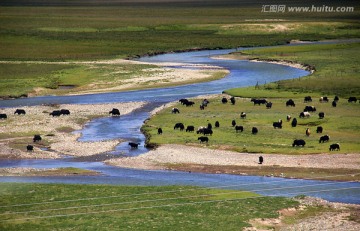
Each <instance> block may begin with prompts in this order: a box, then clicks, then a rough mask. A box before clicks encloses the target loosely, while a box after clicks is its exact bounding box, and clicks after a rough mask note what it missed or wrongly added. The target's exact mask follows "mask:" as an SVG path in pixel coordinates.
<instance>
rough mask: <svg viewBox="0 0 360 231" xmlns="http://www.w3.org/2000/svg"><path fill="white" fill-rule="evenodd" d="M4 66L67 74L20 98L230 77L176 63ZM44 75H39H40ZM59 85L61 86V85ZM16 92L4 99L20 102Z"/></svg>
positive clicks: (15, 63)
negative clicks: (29, 67) (61, 71)
mask: <svg viewBox="0 0 360 231" xmlns="http://www.w3.org/2000/svg"><path fill="white" fill-rule="evenodd" d="M0 65H10V66H17V67H18V68H19V69H21V70H23V71H26V68H27V67H28V66H31V67H33V66H41V65H42V66H51V67H53V68H55V67H57V68H60V69H62V70H63V72H64V74H63V76H62V78H61V80H58V79H57V80H56V81H57V82H56V83H55V82H54V83H53V84H52V87H44V86H43V85H41V84H40V83H39V85H38V86H34V87H33V88H32V90H30V91H29V89H27V92H26V93H25V92H23V93H22V94H18V96H17V97H19V98H21V97H34V96H43V95H85V94H95V93H105V92H119V91H129V90H141V89H150V88H160V87H170V86H178V85H184V84H191V83H199V82H207V81H212V80H216V79H221V78H223V77H224V76H226V75H227V74H228V73H229V71H228V70H226V69H224V68H221V67H218V66H213V65H204V64H187V63H175V62H164V63H162V62H159V63H157V62H154V63H149V62H140V61H136V60H125V59H110V60H97V61H63V62H60V61H57V62H47V61H0ZM75 67H76V68H75ZM28 71H30V70H28ZM42 74H44V73H39V75H42ZM49 75H53V74H49ZM79 75H80V77H79ZM51 78H53V77H51ZM51 78H50V79H51ZM59 81H60V83H61V84H59V83H58V82H59ZM28 88H29V87H28ZM30 88H31V87H30ZM15 92H16V91H15V90H14V91H13V92H12V93H11V94H12V95H10V94H9V95H2V96H1V95H0V99H12V98H16V96H15V95H13V94H15ZM0 93H1V92H0Z"/></svg>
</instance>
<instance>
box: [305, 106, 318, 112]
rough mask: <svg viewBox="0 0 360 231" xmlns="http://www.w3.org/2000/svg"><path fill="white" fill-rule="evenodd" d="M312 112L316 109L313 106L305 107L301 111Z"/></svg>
mask: <svg viewBox="0 0 360 231" xmlns="http://www.w3.org/2000/svg"><path fill="white" fill-rule="evenodd" d="M306 111H307V112H314V111H316V107H314V106H305V108H304V110H303V112H306Z"/></svg>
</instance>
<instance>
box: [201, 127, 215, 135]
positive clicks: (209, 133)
mask: <svg viewBox="0 0 360 231" xmlns="http://www.w3.org/2000/svg"><path fill="white" fill-rule="evenodd" d="M203 134H204V135H210V136H212V134H213V131H212V130H211V129H208V128H205V129H204V130H203Z"/></svg>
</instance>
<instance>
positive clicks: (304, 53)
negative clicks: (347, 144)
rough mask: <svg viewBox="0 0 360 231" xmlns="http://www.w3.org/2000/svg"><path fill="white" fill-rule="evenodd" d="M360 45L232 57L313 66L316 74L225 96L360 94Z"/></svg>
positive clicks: (262, 51)
mask: <svg viewBox="0 0 360 231" xmlns="http://www.w3.org/2000/svg"><path fill="white" fill-rule="evenodd" d="M359 53H360V43H345V44H342V43H340V44H321V45H320V44H315V45H300V46H286V47H271V48H257V49H251V50H245V51H243V52H241V54H240V53H237V54H236V53H235V54H233V56H232V57H233V58H237V57H238V58H240V57H241V56H243V55H246V56H247V57H251V58H254V59H260V60H275V61H290V62H295V63H301V64H309V65H311V66H315V68H316V71H315V72H314V73H313V74H311V75H309V76H306V77H302V78H299V79H291V80H283V81H278V82H276V83H270V84H266V85H262V86H261V87H259V88H257V89H256V90H254V88H247V89H230V90H226V93H228V94H231V95H234V96H243V97H276V96H283V97H290V98H291V97H293V95H304V94H310V93H315V94H323V95H338V96H340V97H349V96H357V97H359V96H360V94H359V92H360V81H359V79H360V75H359V73H360V69H359V66H360V61H359V60H360V56H359Z"/></svg>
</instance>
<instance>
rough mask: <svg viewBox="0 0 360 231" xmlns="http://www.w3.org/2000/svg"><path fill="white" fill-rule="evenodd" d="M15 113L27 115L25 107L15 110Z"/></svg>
mask: <svg viewBox="0 0 360 231" xmlns="http://www.w3.org/2000/svg"><path fill="white" fill-rule="evenodd" d="M15 114H18V115H25V114H26V112H25V110H24V109H16V110H15V112H14V115H15Z"/></svg>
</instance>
